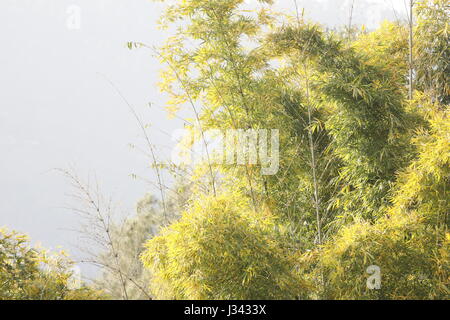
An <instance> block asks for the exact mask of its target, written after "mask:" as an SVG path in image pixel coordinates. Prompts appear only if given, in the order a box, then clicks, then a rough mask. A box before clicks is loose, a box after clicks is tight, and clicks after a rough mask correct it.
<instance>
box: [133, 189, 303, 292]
mask: <svg viewBox="0 0 450 320" xmlns="http://www.w3.org/2000/svg"><path fill="white" fill-rule="evenodd" d="M146 247H147V250H146V252H145V253H144V255H143V256H142V260H143V262H144V264H145V266H146V267H148V268H149V269H150V270H151V271H152V272H153V273H154V275H155V279H154V280H153V282H152V288H153V290H154V294H155V295H156V297H157V298H161V299H295V298H296V297H300V296H302V295H303V294H304V292H305V289H306V285H305V283H304V281H302V280H301V279H300V278H299V277H298V276H297V273H296V269H295V264H294V260H293V259H292V257H291V256H290V254H289V244H288V242H287V241H286V237H285V236H284V234H283V231H282V228H281V226H280V225H279V224H277V222H276V219H275V217H273V216H272V215H271V214H270V212H268V211H264V212H253V211H251V210H249V209H248V203H247V200H245V198H243V197H242V196H241V195H239V194H235V193H226V194H222V195H220V196H218V197H216V198H212V197H203V198H201V199H198V200H197V201H195V202H194V203H193V205H192V207H191V208H190V209H189V210H188V211H187V212H185V213H184V214H183V217H182V218H181V219H180V221H178V222H176V223H175V224H172V225H171V226H170V227H168V228H166V229H164V230H163V231H162V232H161V235H160V236H158V237H156V238H154V239H152V240H150V241H149V242H148V243H147V246H146Z"/></svg>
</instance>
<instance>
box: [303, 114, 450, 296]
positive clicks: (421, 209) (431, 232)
mask: <svg viewBox="0 0 450 320" xmlns="http://www.w3.org/2000/svg"><path fill="white" fill-rule="evenodd" d="M433 107H434V108H433ZM433 109H434V110H433ZM436 109H437V108H436V106H432V108H431V111H430V115H429V121H430V129H429V130H423V131H421V132H420V133H419V135H418V136H417V137H415V138H414V142H415V144H416V145H417V148H418V150H419V155H418V157H417V159H416V160H415V161H414V162H413V163H412V164H411V165H410V166H409V167H408V168H407V169H406V170H405V171H404V172H402V173H401V174H400V177H399V179H398V182H397V186H396V190H395V195H394V199H393V203H394V205H393V206H392V207H391V208H389V209H388V211H387V213H385V215H384V216H383V217H382V218H380V219H378V220H377V221H376V223H374V224H370V223H368V222H364V221H360V222H358V223H355V224H353V225H350V226H348V227H345V228H344V229H343V230H342V231H341V232H340V233H339V234H338V235H337V237H336V238H335V239H334V240H333V241H330V242H329V243H328V244H327V245H326V246H325V247H324V248H323V249H319V250H318V251H317V252H316V253H315V254H316V257H314V255H313V256H312V257H309V259H310V261H314V259H317V260H316V262H317V264H318V268H317V269H315V271H314V272H322V273H323V274H325V277H326V279H327V280H328V283H327V285H326V286H325V292H324V296H325V297H327V298H331V299H377V298H379V299H446V298H448V297H449V296H450V289H449V280H450V255H449V252H450V251H449V249H450V247H449V246H450V233H449V232H448V227H449V221H448V214H449V212H450V143H449V133H450V120H449V117H448V114H449V113H448V110H447V111H444V112H441V111H436ZM370 265H377V266H379V267H380V268H381V275H382V283H383V285H382V287H381V289H380V290H369V289H368V288H367V287H366V285H365V279H366V278H367V274H366V273H365V269H366V268H367V267H368V266H370Z"/></svg>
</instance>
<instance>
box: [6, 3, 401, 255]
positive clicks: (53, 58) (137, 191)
mask: <svg viewBox="0 0 450 320" xmlns="http://www.w3.org/2000/svg"><path fill="white" fill-rule="evenodd" d="M248 2H249V3H252V2H255V1H254V0H249V1H248ZM351 2H352V0H315V1H314V0H298V4H299V6H300V7H305V9H306V13H307V15H308V16H309V17H310V18H311V19H313V20H316V21H319V22H321V23H323V24H327V25H329V26H335V25H340V24H344V23H347V21H348V13H349V7H350V4H351ZM276 3H277V6H278V7H279V8H285V9H289V10H293V8H294V5H293V0H279V1H276ZM71 5H76V6H78V7H79V8H80V9H81V25H80V26H81V28H80V29H79V30H70V29H68V28H67V19H68V17H69V13H68V12H67V9H68V8H69V7H70V6H71ZM163 7H164V4H161V3H159V2H152V1H149V0H78V1H77V0H71V1H66V0H2V1H1V2H0V39H1V40H2V49H1V51H0V88H1V89H0V227H1V226H7V227H9V228H10V229H16V230H19V231H21V232H24V233H27V234H29V235H30V236H31V238H32V239H33V240H34V241H35V242H36V241H39V242H41V243H42V244H43V245H44V246H45V247H49V248H55V247H56V246H57V245H62V246H63V247H64V248H66V249H68V250H69V251H72V253H73V254H74V256H75V257H76V256H77V252H78V251H77V250H76V248H75V246H74V245H75V244H76V243H77V241H78V240H77V235H76V234H75V233H73V232H69V231H67V229H74V228H77V224H78V220H77V219H78V218H77V217H76V216H74V215H73V214H71V213H70V212H68V211H67V210H64V209H62V208H61V207H63V206H65V205H67V204H68V203H69V202H70V201H69V199H68V198H67V196H66V194H68V193H70V188H69V185H68V183H67V181H66V180H65V179H64V178H63V177H62V176H61V175H59V174H57V173H56V172H54V171H52V169H53V168H68V167H69V166H71V165H73V166H74V167H75V168H76V169H77V172H78V173H79V175H80V176H82V177H86V176H87V175H88V174H90V175H91V176H93V174H94V173H95V174H96V176H97V178H98V181H99V182H100V185H101V189H102V192H103V193H104V194H105V195H107V196H112V197H113V199H114V200H115V201H116V202H120V204H121V206H122V208H123V209H124V211H125V212H130V213H131V212H133V208H134V203H135V202H136V200H138V199H139V198H140V197H142V196H143V195H144V194H145V193H146V192H149V191H150V192H151V191H154V190H153V189H152V187H151V186H149V185H147V184H146V183H144V182H140V181H136V180H133V179H131V178H130V174H132V173H136V174H138V175H141V176H145V177H147V178H148V179H150V180H151V179H154V177H153V174H152V171H151V169H149V168H148V164H147V160H146V158H145V157H144V156H143V155H141V154H140V153H139V152H137V151H136V150H132V149H130V148H129V146H128V144H130V143H133V144H142V139H141V135H140V132H139V129H138V127H137V126H136V123H135V121H134V119H133V118H132V116H131V114H130V112H129V111H128V110H127V106H126V105H125V104H124V103H123V101H122V100H121V98H120V97H119V96H118V95H117V93H116V92H115V91H114V90H113V88H112V87H111V85H110V84H109V83H108V82H107V81H106V80H105V78H104V76H106V77H107V78H108V79H110V80H111V81H113V82H114V83H115V84H116V85H117V87H118V88H120V90H121V91H122V93H123V94H124V95H125V97H126V98H127V99H128V100H129V101H130V102H131V103H132V104H133V105H134V106H135V107H136V109H137V111H138V112H139V114H141V115H142V116H143V118H144V119H145V120H146V121H147V122H151V123H152V125H153V127H152V128H151V129H150V130H149V132H150V134H151V137H152V140H153V142H154V143H155V144H156V145H158V146H161V147H162V148H160V149H159V150H160V151H161V152H163V151H164V150H165V152H168V150H169V149H168V148H167V146H170V145H171V143H170V133H171V132H172V131H173V130H174V129H175V128H179V127H181V126H182V122H181V121H179V120H169V119H168V118H167V116H166V113H165V111H164V110H163V108H162V106H163V102H164V97H162V96H161V94H160V93H159V92H158V89H157V87H156V86H155V83H156V82H157V81H158V70H160V69H161V66H160V65H159V63H158V62H157V61H156V60H155V59H154V58H152V56H151V52H149V51H147V50H133V51H129V50H128V49H126V47H125V44H126V42H127V41H142V42H145V43H147V44H150V45H158V44H160V43H161V42H162V41H163V39H164V38H165V35H164V34H163V33H162V32H161V31H160V30H158V29H157V28H156V21H157V18H158V17H159V15H160V13H161V9H162V8H163ZM393 8H395V10H396V11H397V14H398V15H400V16H401V15H402V13H401V12H403V11H404V1H403V0H370V1H369V0H365V1H362V0H355V9H354V12H355V13H354V21H355V23H365V24H366V25H367V26H368V27H376V25H377V24H378V23H379V22H380V21H381V20H383V19H385V18H389V19H393V17H394V14H393ZM292 12H293V11H292ZM149 102H152V103H153V107H152V108H149V107H148V103H149ZM164 145H165V146H166V149H164V147H163V146H164Z"/></svg>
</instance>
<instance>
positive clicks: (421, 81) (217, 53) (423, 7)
mask: <svg viewBox="0 0 450 320" xmlns="http://www.w3.org/2000/svg"><path fill="white" fill-rule="evenodd" d="M261 2H262V3H263V4H262V5H261V7H260V9H259V10H255V11H251V12H249V11H246V10H243V1H237V0H235V1H234V0H223V1H220V2H214V3H212V2H211V1H207V0H200V1H194V0H187V1H182V2H179V3H177V4H174V5H173V6H170V7H169V9H168V11H167V13H166V15H165V16H164V19H165V20H164V21H165V22H166V25H165V26H166V27H169V26H173V25H175V26H178V27H179V28H177V29H176V33H175V35H174V36H173V37H171V38H169V39H168V42H167V44H166V45H165V46H164V47H163V48H161V51H160V52H159V56H160V58H161V61H162V62H164V63H166V64H167V65H168V68H167V69H166V70H165V71H164V72H163V74H162V76H163V77H162V78H163V80H162V83H161V89H162V91H164V92H166V93H168V94H169V96H170V100H169V102H168V110H169V111H170V112H171V113H175V112H177V111H178V110H179V109H180V108H183V107H185V106H186V105H188V106H189V107H190V108H192V109H193V111H194V113H195V115H196V120H197V124H196V126H195V128H194V126H193V127H192V130H198V131H204V130H206V129H209V128H214V129H217V128H219V129H230V128H253V129H254V128H279V129H280V150H281V154H280V170H279V172H278V174H277V175H275V176H267V177H263V176H261V175H259V174H258V171H257V169H258V166H250V165H248V166H240V167H236V166H226V165H225V166H219V167H218V166H215V167H212V166H211V165H208V163H201V164H200V165H197V166H196V167H194V168H193V172H194V174H193V175H192V176H191V179H192V180H193V181H194V183H196V184H199V185H200V186H199V187H195V188H194V189H193V194H192V197H191V199H192V205H191V206H190V208H189V209H188V210H187V211H186V212H184V213H183V215H182V218H181V220H180V221H178V222H176V223H174V224H172V225H170V226H169V227H167V228H165V229H164V230H163V231H162V232H161V234H160V236H158V237H156V238H153V239H152V240H150V241H149V242H148V244H147V250H146V251H145V253H144V255H143V261H144V264H145V266H146V267H147V268H148V269H149V270H151V271H152V272H153V275H154V277H153V278H152V281H151V283H152V284H151V288H152V290H153V292H154V294H155V295H156V297H158V298H177V299H185V298H195V299H228V298H234V299H246V298H257V299H259V298H270V299H276V298H313V299H316V298H333V299H345V298H349V299H383V298H386V299H411V298H417V299H442V298H448V267H449V266H448V264H449V261H448V245H449V240H448V239H449V235H448V211H449V207H448V200H449V191H448V190H449V168H450V165H449V160H448V157H449V154H450V153H449V149H448V148H449V143H448V142H449V127H448V126H449V121H448V106H447V103H448V102H447V96H448V74H449V72H448V60H449V59H448V54H447V53H448V32H447V31H448V4H447V1H442V0H433V1H419V3H418V4H417V6H416V14H417V18H418V19H417V20H418V23H417V26H416V27H415V30H414V31H415V34H414V37H415V46H414V51H415V52H414V69H415V71H416V79H414V80H415V83H416V92H415V97H416V99H415V100H413V101H409V100H408V98H407V76H408V71H409V67H410V66H409V63H408V54H409V48H408V31H407V28H406V26H404V25H402V24H400V23H396V24H394V23H388V22H386V23H383V24H382V25H381V27H380V28H379V29H378V30H375V31H373V32H367V33H366V32H362V33H360V34H359V35H356V33H355V37H352V36H349V37H347V39H346V40H344V39H343V37H342V36H339V35H336V34H333V33H330V32H325V31H322V29H321V27H320V26H318V25H314V24H309V23H305V22H304V20H303V18H300V17H298V19H294V18H290V17H288V18H287V19H286V20H283V21H282V23H280V20H277V19H276V18H275V14H274V13H273V12H271V11H270V7H269V6H267V5H269V4H270V1H261ZM180 26H181V27H180ZM208 176H209V177H208ZM214 177H220V178H217V179H216V178H214ZM205 181H209V183H207V184H209V186H208V188H204V184H205ZM211 186H213V188H211ZM213 189H214V192H213V191H212V190H213ZM228 190H233V193H230V192H229V191H228ZM370 265H378V266H379V267H380V268H381V272H382V279H383V280H382V288H381V289H380V290H370V289H368V288H367V286H366V279H367V277H368V276H369V275H368V274H367V273H366V268H367V267H368V266H370ZM218 266H220V267H218ZM222 266H223V268H222ZM295 267H297V268H298V270H299V273H300V275H299V274H298V273H297V272H294V271H293V270H296V268H295ZM267 274H270V276H269V277H267V276H266V277H265V276H264V275H267ZM295 282H297V283H296V284H295Z"/></svg>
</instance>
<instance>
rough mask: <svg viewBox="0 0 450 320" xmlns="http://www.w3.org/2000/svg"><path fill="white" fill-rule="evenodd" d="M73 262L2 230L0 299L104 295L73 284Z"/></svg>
mask: <svg viewBox="0 0 450 320" xmlns="http://www.w3.org/2000/svg"><path fill="white" fill-rule="evenodd" d="M71 266H72V262H71V261H70V260H68V259H67V257H66V256H65V255H64V253H61V254H60V255H49V254H48V253H47V252H45V251H42V250H37V249H32V248H30V246H29V244H28V238H27V237H26V236H24V235H22V234H18V233H16V232H8V231H7V230H4V229H0V300H90V299H102V298H103V297H104V296H103V295H102V294H101V293H100V292H97V291H94V290H92V289H90V288H88V287H86V286H81V288H72V287H73V286H72V287H71V281H72V280H71V277H72V271H71V270H70V268H71Z"/></svg>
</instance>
